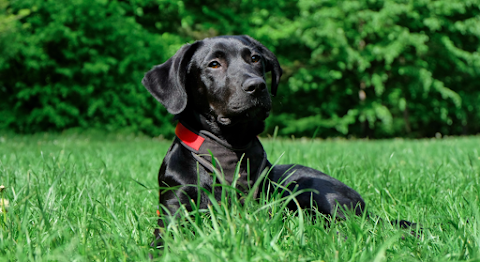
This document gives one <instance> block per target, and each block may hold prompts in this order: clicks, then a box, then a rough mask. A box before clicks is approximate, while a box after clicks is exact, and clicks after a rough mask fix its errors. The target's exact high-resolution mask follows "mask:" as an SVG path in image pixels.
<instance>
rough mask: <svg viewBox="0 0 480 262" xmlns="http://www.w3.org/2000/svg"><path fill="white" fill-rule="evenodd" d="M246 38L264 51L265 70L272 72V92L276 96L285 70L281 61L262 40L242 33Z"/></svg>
mask: <svg viewBox="0 0 480 262" xmlns="http://www.w3.org/2000/svg"><path fill="white" fill-rule="evenodd" d="M241 37H243V38H244V39H245V40H247V41H248V42H250V43H253V44H255V45H256V46H257V47H258V48H259V49H260V50H259V51H261V52H262V55H263V57H264V58H265V60H266V61H265V63H266V64H265V72H272V87H271V91H270V93H271V94H272V95H273V96H275V95H276V94H277V88H278V84H279V82H280V77H282V73H283V70H282V68H281V67H280V63H279V62H278V60H277V57H276V56H275V55H274V54H273V53H272V52H271V51H270V50H268V48H266V47H265V46H264V45H262V44H261V43H260V42H258V41H257V40H255V39H253V38H252V37H250V36H248V35H242V36H241Z"/></svg>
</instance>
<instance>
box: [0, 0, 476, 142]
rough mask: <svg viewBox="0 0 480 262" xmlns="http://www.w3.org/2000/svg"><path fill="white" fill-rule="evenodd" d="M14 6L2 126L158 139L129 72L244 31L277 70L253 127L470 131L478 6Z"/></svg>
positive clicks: (157, 118)
mask: <svg viewBox="0 0 480 262" xmlns="http://www.w3.org/2000/svg"><path fill="white" fill-rule="evenodd" d="M3 1H5V0H3ZM23 9H29V10H31V14H29V15H27V16H25V17H23V18H21V19H20V20H19V21H20V22H18V23H16V24H15V25H16V27H14V28H15V30H16V31H15V34H10V36H9V37H8V39H10V40H9V41H7V42H5V41H4V44H6V45H8V46H9V48H6V49H5V50H10V51H9V52H10V53H9V56H5V57H6V58H3V60H2V63H1V64H0V96H1V98H0V99H1V100H0V115H1V119H0V120H1V121H0V128H2V129H11V130H14V131H16V132H27V133H31V132H36V131H45V130H54V131H61V130H64V129H67V128H72V127H81V128H90V127H95V128H100V129H106V130H119V129H127V130H129V131H130V132H143V133H146V134H149V135H159V134H162V135H165V136H171V135H172V134H173V125H172V121H171V120H172V117H171V116H169V115H168V114H167V113H166V111H165V110H164V109H163V108H162V106H161V105H160V104H159V103H157V102H156V101H155V100H154V99H153V98H152V97H150V95H149V94H148V92H146V90H145V89H144V88H143V87H142V86H141V84H140V80H141V79H142V77H143V73H144V72H146V71H147V70H149V69H150V68H151V67H152V66H153V65H154V64H159V63H162V62H164V61H165V60H166V59H167V58H168V57H170V56H171V55H173V54H174V52H175V51H176V49H178V48H179V47H180V46H181V45H182V44H183V43H186V42H192V41H193V40H195V39H202V38H204V37H209V36H215V35H222V34H249V35H251V36H252V37H254V38H256V39H258V40H259V41H261V42H262V43H264V44H265V45H266V46H267V47H269V48H270V49H271V50H272V51H274V52H275V53H276V54H277V56H278V57H279V60H280V62H281V64H282V67H283V68H284V71H285V74H284V77H283V78H282V82H281V85H280V89H279V95H278V97H276V98H274V109H273V114H272V116H271V117H270V118H269V119H268V123H267V124H268V125H267V132H272V130H273V128H274V127H275V126H279V127H280V132H279V134H281V135H288V136H290V135H296V136H313V135H317V136H322V137H327V136H359V137H363V136H368V137H375V138H381V137H393V136H409V137H424V136H434V135H435V134H436V133H437V132H440V133H442V134H446V135H460V134H472V133H478V132H480V85H479V83H480V1H479V0H469V1H465V0H455V1H452V0H439V1H434V0H421V1H420V0H419V1H413V0H412V1H394V0H385V1H372V0H359V1H336V0H324V1H315V0H298V1H284V0H281V1H258V0H250V1H240V0H234V1H228V3H223V2H220V1H211V0H208V1H206V2H205V1H193V0H185V1H158V0H143V1H131V2H130V1H101V0H97V1H87V0H76V1H71V2H69V3H64V2H62V1H40V0H22V1H18V0H17V1H13V0H12V1H10V2H9V6H8V8H7V9H6V10H7V14H6V15H7V16H8V14H19V12H20V10H23ZM1 17H2V16H0V21H2V20H1V19H2V18H1ZM0 25H1V22H0ZM0 28H1V27H0ZM1 39H7V37H5V38H0V41H1ZM0 43H1V42H0Z"/></svg>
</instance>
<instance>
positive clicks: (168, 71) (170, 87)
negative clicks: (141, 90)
mask: <svg viewBox="0 0 480 262" xmlns="http://www.w3.org/2000/svg"><path fill="white" fill-rule="evenodd" d="M200 44H201V41H197V42H195V43H193V44H186V45H184V46H182V48H180V50H178V51H177V53H176V54H175V55H174V56H172V57H171V58H170V59H168V60H167V61H166V62H165V63H163V64H161V65H157V66H155V67H153V69H152V70H150V71H148V72H147V73H146V74H145V76H144V77H143V79H142V84H143V85H144V86H145V88H147V90H148V91H149V92H150V93H151V94H152V95H153V97H155V98H156V99H157V100H158V101H159V102H160V103H162V105H163V106H165V108H166V109H167V111H168V112H169V113H170V114H173V115H178V114H180V113H181V112H182V111H183V110H184V109H185V107H186V106H187V91H186V89H185V79H186V75H187V70H188V65H189V63H190V60H191V59H192V56H193V54H194V53H195V51H196V50H197V49H198V47H199V46H200Z"/></svg>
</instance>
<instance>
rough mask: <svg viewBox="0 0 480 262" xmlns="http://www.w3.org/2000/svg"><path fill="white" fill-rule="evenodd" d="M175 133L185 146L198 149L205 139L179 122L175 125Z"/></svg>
mask: <svg viewBox="0 0 480 262" xmlns="http://www.w3.org/2000/svg"><path fill="white" fill-rule="evenodd" d="M175 135H177V137H178V138H179V139H180V140H181V141H182V142H183V143H184V144H185V145H187V146H189V147H191V148H193V149H194V150H196V151H198V150H199V149H200V146H201V145H202V144H203V141H205V138H203V137H201V136H199V135H198V134H196V133H194V132H192V131H191V130H189V129H188V128H186V127H185V126H184V125H182V124H181V123H180V122H178V124H177V127H176V128H175Z"/></svg>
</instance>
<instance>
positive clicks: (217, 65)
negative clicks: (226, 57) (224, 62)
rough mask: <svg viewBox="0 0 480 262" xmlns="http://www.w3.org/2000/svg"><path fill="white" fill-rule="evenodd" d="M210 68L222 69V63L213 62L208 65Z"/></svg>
mask: <svg viewBox="0 0 480 262" xmlns="http://www.w3.org/2000/svg"><path fill="white" fill-rule="evenodd" d="M208 67H211V68H219V67H220V63H219V62H217V61H213V62H210V64H208Z"/></svg>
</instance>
